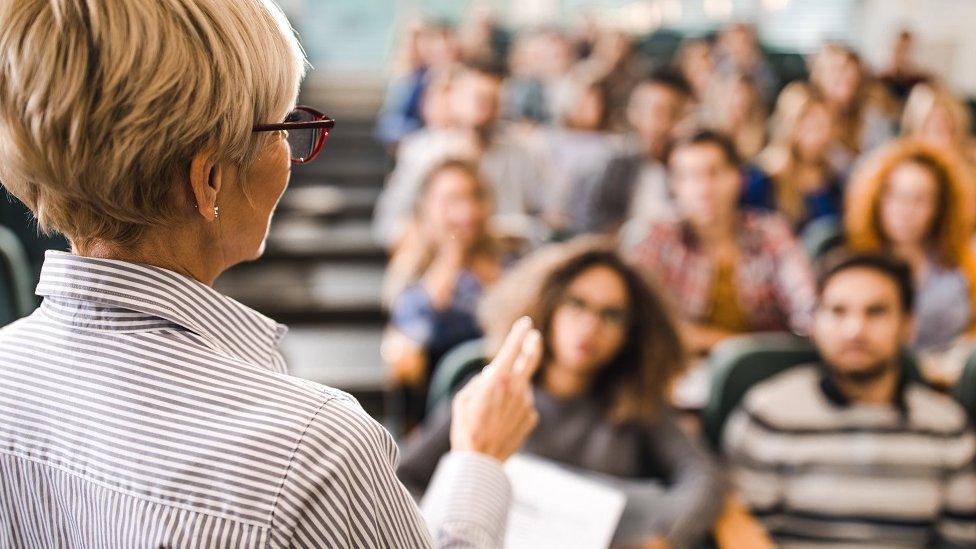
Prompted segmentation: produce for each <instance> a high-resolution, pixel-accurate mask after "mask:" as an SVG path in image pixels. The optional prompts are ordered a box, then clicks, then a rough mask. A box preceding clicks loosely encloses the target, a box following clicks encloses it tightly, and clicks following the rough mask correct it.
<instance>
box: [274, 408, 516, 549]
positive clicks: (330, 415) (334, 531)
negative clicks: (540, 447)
mask: <svg viewBox="0 0 976 549" xmlns="http://www.w3.org/2000/svg"><path fill="white" fill-rule="evenodd" d="M397 458H398V450H397V447H396V444H395V442H394V441H393V437H391V436H390V434H389V433H388V432H387V431H386V430H385V429H384V428H383V427H382V426H381V425H380V424H379V423H377V422H376V421H375V420H373V419H372V418H371V417H369V415H367V414H366V412H365V411H363V409H362V408H361V407H360V406H359V404H358V403H357V402H356V401H355V400H354V399H352V398H351V397H348V396H343V397H335V398H332V399H330V400H329V401H327V402H326V403H325V405H323V406H322V408H321V409H320V410H319V412H318V413H317V414H316V415H315V417H314V418H313V420H312V422H311V423H310V424H309V426H308V428H307V429H306V432H305V433H304V435H303V436H302V441H301V443H300V444H299V445H298V448H297V449H296V451H295V455H294V457H293V458H292V462H291V466H290V469H289V473H288V476H287V477H286V479H285V482H284V484H283V486H282V489H281V492H280V496H279V501H278V507H277V510H276V511H275V517H274V519H273V522H274V523H275V524H277V525H278V529H279V530H280V531H281V532H282V534H280V535H281V537H282V538H283V539H284V540H287V541H286V542H284V543H282V544H281V545H283V546H285V547H296V548H297V547H397V548H401V547H402V548H414V547H422V548H428V547H437V548H443V549H447V548H450V549H461V548H475V547H478V548H482V547H501V543H502V541H501V540H502V539H503V538H504V532H505V524H506V519H507V515H508V508H509V505H510V503H511V488H510V486H509V484H508V479H507V477H506V476H505V473H504V471H503V470H502V468H501V465H500V464H499V463H498V462H497V461H495V460H493V459H491V458H489V457H485V456H480V455H477V454H448V455H447V456H446V457H445V458H444V459H442V460H441V463H440V465H439V466H438V469H437V471H436V472H435V473H434V479H433V481H432V484H431V486H430V490H429V492H430V494H431V496H430V502H429V509H428V511H427V519H428V521H425V520H424V515H422V514H421V512H420V509H419V508H418V507H417V505H416V503H415V502H414V500H413V498H412V497H411V496H410V494H409V493H408V492H407V489H406V488H405V487H404V486H403V485H402V484H401V483H400V481H399V480H398V479H397V477H396V474H395V469H396V462H397Z"/></svg>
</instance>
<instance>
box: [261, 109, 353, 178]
mask: <svg viewBox="0 0 976 549" xmlns="http://www.w3.org/2000/svg"><path fill="white" fill-rule="evenodd" d="M333 126H335V120H333V119H331V118H329V117H328V116H326V115H324V114H322V113H320V112H319V111H317V110H315V109H313V108H312V107H305V106H298V107H295V110H293V111H291V112H290V113H288V116H286V117H285V121H284V122H282V123H280V124H258V125H256V126H254V128H253V129H252V131H255V132H276V131H281V130H285V131H287V132H288V145H289V146H290V147H291V161H292V163H293V164H307V163H309V162H311V161H312V160H315V157H316V156H318V155H319V153H320V152H322V148H323V147H325V142H326V141H327V140H328V139H329V131H330V130H332V127H333Z"/></svg>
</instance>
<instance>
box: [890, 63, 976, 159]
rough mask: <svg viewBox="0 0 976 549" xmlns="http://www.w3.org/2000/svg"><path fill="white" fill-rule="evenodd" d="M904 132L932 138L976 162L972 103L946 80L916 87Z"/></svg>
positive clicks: (907, 107)
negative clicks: (967, 101) (966, 103)
mask: <svg viewBox="0 0 976 549" xmlns="http://www.w3.org/2000/svg"><path fill="white" fill-rule="evenodd" d="M901 131H902V135H906V136H912V137H915V138H918V139H921V140H923V141H928V142H929V143H932V144H933V145H935V146H936V147H938V148H941V149H945V150H949V151H952V152H955V153H956V154H958V155H960V156H961V157H963V158H964V159H966V161H967V162H969V163H970V164H971V165H976V139H973V134H972V117H971V116H970V113H969V109H968V107H967V106H966V105H965V104H964V103H963V102H962V101H960V100H959V99H958V98H956V96H955V95H953V94H952V92H951V91H950V90H949V89H948V88H946V87H945V86H944V85H942V84H938V83H934V82H932V83H925V84H918V85H916V86H915V87H914V88H912V92H911V93H910V94H909V95H908V100H907V101H906V103H905V110H904V112H903V113H902V119H901Z"/></svg>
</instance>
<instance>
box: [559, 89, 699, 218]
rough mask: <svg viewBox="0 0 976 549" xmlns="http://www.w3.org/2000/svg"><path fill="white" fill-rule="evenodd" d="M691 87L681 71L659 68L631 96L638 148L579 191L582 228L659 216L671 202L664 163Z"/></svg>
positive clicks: (631, 117)
mask: <svg viewBox="0 0 976 549" xmlns="http://www.w3.org/2000/svg"><path fill="white" fill-rule="evenodd" d="M690 98H691V90H690V89H689V88H688V85H687V84H686V83H685V81H684V79H683V78H681V77H680V76H679V75H676V74H671V73H669V72H660V73H655V74H654V75H652V76H650V77H649V78H647V79H645V80H643V81H642V82H640V83H639V84H638V85H637V87H636V88H634V91H633V93H632V94H631V96H630V103H629V106H628V108H627V118H628V120H629V122H630V125H631V127H633V128H634V133H635V138H634V144H633V149H634V150H631V151H629V152H626V153H623V154H621V155H618V156H616V157H614V158H612V159H610V161H609V163H608V164H607V166H606V168H605V170H604V171H603V173H602V174H598V175H597V177H596V178H595V179H594V180H593V181H591V182H590V183H588V184H587V188H585V189H583V191H582V192H580V193H578V194H577V195H576V199H577V200H578V201H579V203H578V204H577V205H576V206H575V209H574V210H573V211H576V212H579V214H578V215H577V218H576V219H573V220H572V226H571V229H572V230H573V232H576V233H594V232H599V233H604V232H605V233H610V232H613V231H615V230H617V229H619V228H620V226H621V225H623V223H624V222H625V221H626V220H627V219H630V218H632V217H640V218H643V217H653V216H657V215H660V214H661V213H662V212H664V211H667V210H668V208H669V207H670V205H671V199H670V197H669V196H668V190H667V176H666V171H665V168H664V162H665V155H666V153H667V149H668V146H669V145H670V143H671V141H672V140H673V139H674V133H675V131H676V129H677V128H678V126H679V124H680V123H681V121H682V119H683V118H684V115H685V111H686V110H687V106H688V101H689V99H690Z"/></svg>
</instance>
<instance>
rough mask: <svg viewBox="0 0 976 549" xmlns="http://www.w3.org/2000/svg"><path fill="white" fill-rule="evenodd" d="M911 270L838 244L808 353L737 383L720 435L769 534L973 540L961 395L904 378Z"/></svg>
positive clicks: (973, 486) (969, 436)
mask: <svg viewBox="0 0 976 549" xmlns="http://www.w3.org/2000/svg"><path fill="white" fill-rule="evenodd" d="M913 295H914V291H913V288H912V274H911V271H910V269H909V267H908V266H907V265H905V264H904V263H901V262H897V261H895V260H893V259H890V258H888V257H880V256H872V255H848V256H846V257H841V258H838V260H837V261H834V262H832V263H830V264H829V265H828V267H827V268H826V269H825V270H824V272H823V274H822V275H821V278H820V281H819V286H818V296H819V300H818V305H817V309H816V312H815V318H814V325H813V334H812V335H813V339H814V341H815V343H816V345H817V347H818V349H819V351H820V355H821V357H822V363H821V364H812V365H807V366H802V367H797V368H791V369H790V370H788V371H786V372H784V373H782V374H780V375H777V376H775V377H773V378H772V379H769V380H767V381H765V382H763V383H761V384H759V385H757V386H756V387H754V388H753V389H752V390H750V391H749V392H748V393H747V395H746V397H745V399H744V401H743V403H742V405H741V406H740V408H739V409H738V410H736V411H735V412H734V413H733V416H732V417H731V418H730V420H729V423H728V426H727V428H726V429H725V433H724V437H723V445H724V449H725V452H726V454H727V455H728V457H729V460H730V462H731V465H732V469H733V477H734V479H735V483H736V485H737V488H738V490H739V493H740V494H741V496H742V497H743V498H744V499H745V500H746V502H747V503H748V504H749V506H750V507H751V508H752V510H753V512H755V513H756V514H757V515H758V516H759V517H760V518H762V520H763V521H764V522H765V524H766V526H767V528H768V529H769V531H770V533H771V534H772V536H773V537H774V538H775V539H776V541H777V542H778V543H779V544H780V545H781V546H783V547H816V546H824V545H832V546H837V545H843V546H845V547H897V546H910V547H923V546H926V547H929V546H939V547H957V546H958V547H976V473H974V454H976V439H974V434H973V431H972V428H971V426H970V425H968V424H967V420H966V415H965V413H964V412H963V410H962V408H961V407H960V406H959V405H958V404H957V403H955V402H954V401H952V400H951V399H949V398H948V397H946V396H944V395H942V394H939V393H937V392H936V391H934V390H932V389H930V388H928V387H926V386H925V385H922V384H920V383H917V382H915V381H913V380H910V379H908V378H906V377H905V376H904V375H903V373H902V368H901V366H900V364H901V362H900V360H899V354H900V349H901V347H902V346H903V344H904V343H905V342H906V341H907V339H908V338H909V337H910V334H911V332H912V318H911V312H912V305H913V303H912V301H913Z"/></svg>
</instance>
